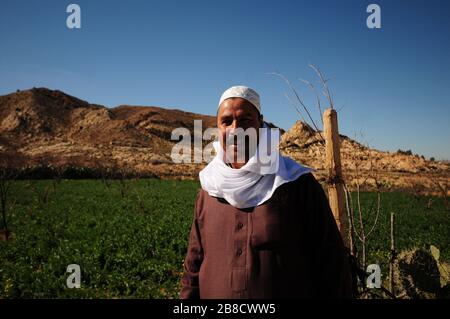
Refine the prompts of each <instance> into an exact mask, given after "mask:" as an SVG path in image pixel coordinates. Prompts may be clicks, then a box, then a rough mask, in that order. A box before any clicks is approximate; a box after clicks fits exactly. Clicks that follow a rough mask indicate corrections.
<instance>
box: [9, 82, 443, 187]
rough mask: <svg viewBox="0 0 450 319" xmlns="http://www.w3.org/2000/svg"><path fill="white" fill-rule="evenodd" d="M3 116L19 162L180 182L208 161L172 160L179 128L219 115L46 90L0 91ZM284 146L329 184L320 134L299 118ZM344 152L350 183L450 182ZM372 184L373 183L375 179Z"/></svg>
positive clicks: (398, 157)
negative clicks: (101, 101)
mask: <svg viewBox="0 0 450 319" xmlns="http://www.w3.org/2000/svg"><path fill="white" fill-rule="evenodd" d="M0 119H1V120H0V158H10V159H11V158H13V160H14V163H15V165H16V166H27V167H36V166H52V167H56V168H58V167H66V166H75V167H87V168H93V169H105V168H108V169H111V170H117V169H118V168H124V169H125V168H126V169H127V170H130V171H134V172H137V173H140V174H146V175H152V176H158V177H161V178H178V179H185V178H187V179H195V178H197V176H198V171H199V170H200V169H201V168H202V167H203V166H204V164H178V165H176V164H173V163H172V161H171V158H170V152H171V149H172V146H173V145H174V143H175V141H173V140H171V133H172V131H173V129H175V128H178V127H184V128H187V129H189V130H190V132H191V134H193V129H194V127H193V126H194V120H202V121H203V129H206V128H208V127H214V126H215V125H216V120H215V117H213V116H207V115H201V114H195V113H190V112H185V111H182V110H176V109H165V108H161V107H156V106H130V105H121V106H117V107H114V108H107V107H104V106H101V105H97V104H90V103H88V102H86V101H83V100H80V99H78V98H76V97H73V96H70V95H68V94H65V93H64V92H61V91H58V90H49V89H47V88H33V89H31V90H26V91H18V92H15V93H11V94H8V95H4V96H0ZM282 133H284V131H282ZM280 150H281V152H282V153H283V154H285V155H288V156H290V157H292V158H293V159H295V160H297V161H298V162H300V163H302V164H305V165H307V166H310V167H313V168H314V169H316V172H315V175H316V177H318V179H319V180H321V181H322V182H324V181H325V170H324V156H325V152H324V146H323V143H321V142H320V133H319V132H316V131H314V130H313V129H312V128H311V127H309V126H308V125H307V124H305V123H303V122H300V121H298V122H297V123H296V124H295V125H294V126H293V127H292V128H290V129H289V130H288V131H287V132H286V133H284V134H283V135H282V138H281V143H280ZM341 156H342V163H343V169H344V174H345V178H346V181H347V184H348V185H349V186H350V187H354V186H355V185H356V183H355V182H356V177H357V176H359V178H360V180H361V181H362V180H363V179H367V177H369V176H372V177H374V176H375V177H376V178H377V181H378V182H379V183H380V184H381V185H382V186H383V187H384V188H386V189H400V190H412V191H414V192H432V193H438V192H439V186H437V183H439V184H440V185H441V186H442V185H443V187H445V185H448V184H449V181H450V174H449V163H448V162H439V161H429V160H426V159H425V158H423V157H420V156H418V155H408V154H400V153H389V152H383V151H379V150H375V149H370V148H368V147H366V146H364V145H362V144H360V143H358V142H357V141H355V140H352V139H351V138H349V137H346V136H343V135H342V136H341ZM371 168H372V169H371ZM367 184H368V185H369V186H370V185H371V186H374V179H371V178H369V179H367Z"/></svg>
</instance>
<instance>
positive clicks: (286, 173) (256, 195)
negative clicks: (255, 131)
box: [199, 123, 313, 209]
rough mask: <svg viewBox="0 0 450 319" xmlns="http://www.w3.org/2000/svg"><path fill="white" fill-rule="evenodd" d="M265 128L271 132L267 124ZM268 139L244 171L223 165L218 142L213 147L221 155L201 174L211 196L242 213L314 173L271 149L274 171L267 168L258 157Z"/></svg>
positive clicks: (264, 137)
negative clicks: (306, 175) (280, 188)
mask: <svg viewBox="0 0 450 319" xmlns="http://www.w3.org/2000/svg"><path fill="white" fill-rule="evenodd" d="M264 125H265V127H266V128H267V125H266V124H265V123H264ZM268 132H270V130H268ZM268 135H269V134H262V135H261V136H260V142H259V145H258V148H257V151H256V152H255V154H254V155H253V156H252V157H251V158H250V159H249V160H248V162H247V163H246V164H245V165H244V166H242V167H241V168H240V169H234V168H231V167H229V166H228V165H227V164H226V163H225V162H224V161H223V150H222V147H221V145H220V142H218V141H216V142H214V143H213V146H214V149H215V151H216V154H217V155H216V156H215V157H214V159H213V160H212V161H211V162H210V163H209V164H208V165H207V166H206V167H205V168H204V169H203V170H202V171H200V173H199V176H200V183H201V186H202V188H203V189H204V190H205V191H206V192H207V193H208V194H209V195H210V196H214V197H220V198H224V199H225V200H226V201H227V202H228V203H230V204H231V205H232V206H234V207H237V208H240V209H241V208H248V207H255V206H258V205H260V204H262V203H264V202H265V201H267V200H268V199H270V198H271V197H272V195H273V193H274V192H275V190H276V189H277V188H278V187H279V186H281V185H283V184H284V183H287V182H291V181H294V180H296V179H297V178H299V177H300V176H301V175H303V174H306V173H309V172H311V171H313V169H311V168H308V167H304V166H302V165H300V164H298V163H297V162H295V161H294V160H292V159H290V158H288V157H284V156H282V155H281V154H280V153H279V152H278V150H277V149H276V147H272V148H271V149H272V151H273V152H275V156H276V157H275V159H276V160H273V161H270V165H271V166H272V167H270V168H267V167H266V166H264V167H263V166H262V165H261V162H260V161H259V160H258V154H259V151H260V146H261V145H267V144H265V143H267V140H268ZM273 165H278V167H276V166H273ZM265 172H267V173H265Z"/></svg>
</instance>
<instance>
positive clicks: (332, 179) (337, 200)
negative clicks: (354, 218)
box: [323, 108, 349, 247]
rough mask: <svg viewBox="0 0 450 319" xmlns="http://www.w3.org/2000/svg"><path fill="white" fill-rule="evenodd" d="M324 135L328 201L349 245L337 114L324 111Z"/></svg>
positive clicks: (345, 242)
mask: <svg viewBox="0 0 450 319" xmlns="http://www.w3.org/2000/svg"><path fill="white" fill-rule="evenodd" d="M323 126H324V129H323V130H324V135H325V149H326V164H325V167H326V169H327V171H328V179H329V184H328V201H329V202H330V207H331V210H332V211H333V215H334V218H335V219H336V224H337V226H338V228H339V231H340V233H341V237H342V239H343V241H344V244H345V245H346V246H347V247H348V245H349V238H348V237H349V234H348V221H347V213H346V206H345V194H344V184H343V178H342V167H341V150H340V147H341V146H340V139H339V130H338V120H337V112H336V110H334V109H331V108H329V109H326V110H325V112H324V113H323Z"/></svg>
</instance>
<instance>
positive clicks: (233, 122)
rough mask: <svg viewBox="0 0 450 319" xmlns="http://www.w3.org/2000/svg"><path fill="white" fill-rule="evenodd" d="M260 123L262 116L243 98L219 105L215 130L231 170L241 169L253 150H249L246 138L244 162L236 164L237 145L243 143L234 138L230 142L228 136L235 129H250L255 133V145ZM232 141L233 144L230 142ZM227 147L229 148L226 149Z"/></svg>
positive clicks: (229, 100) (230, 99) (231, 99)
mask: <svg viewBox="0 0 450 319" xmlns="http://www.w3.org/2000/svg"><path fill="white" fill-rule="evenodd" d="M262 122H263V117H262V115H260V114H259V112H258V110H257V109H256V108H255V107H254V106H253V105H252V104H251V103H250V102H248V101H247V100H245V99H243V98H240V97H236V98H229V99H226V100H225V101H223V102H222V104H221V105H220V107H219V111H218V113H217V128H218V129H219V134H220V135H219V136H220V143H221V145H222V149H223V150H224V152H225V154H226V156H227V158H228V161H229V162H231V164H232V166H233V168H240V167H242V166H243V165H244V164H245V163H246V162H247V161H248V159H249V158H250V156H251V155H253V154H254V152H255V150H253V149H251V147H250V146H251V145H252V143H251V142H250V141H249V140H248V138H247V139H246V141H245V146H244V147H245V162H242V161H241V162H240V163H238V156H237V152H238V144H239V143H243V142H244V141H242V140H239V139H236V138H234V139H231V140H230V134H231V135H232V134H233V133H234V132H236V131H235V130H236V129H237V128H241V129H242V130H244V131H245V130H247V129H249V128H252V129H254V130H255V132H256V141H254V144H255V145H257V143H258V138H259V128H260V127H261V126H262ZM227 138H228V141H227ZM233 140H234V142H232V141H233ZM249 142H250V143H249ZM227 146H229V147H228V149H227ZM239 149H241V148H239ZM230 153H231V154H230Z"/></svg>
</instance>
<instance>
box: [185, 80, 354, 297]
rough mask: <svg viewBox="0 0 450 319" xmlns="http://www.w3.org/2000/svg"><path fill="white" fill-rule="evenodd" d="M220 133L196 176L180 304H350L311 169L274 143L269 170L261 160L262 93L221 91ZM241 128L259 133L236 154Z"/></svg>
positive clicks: (342, 260)
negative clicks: (256, 300)
mask: <svg viewBox="0 0 450 319" xmlns="http://www.w3.org/2000/svg"><path fill="white" fill-rule="evenodd" d="M217 127H218V129H219V141H218V142H215V143H214V148H215V150H216V153H217V155H216V156H215V157H214V159H213V160H212V161H211V162H210V163H209V164H208V165H207V166H206V167H205V168H204V169H203V170H202V171H201V172H200V182H201V186H202V188H201V190H200V191H199V193H198V196H197V201H196V205H195V212H194V218H193V223H192V227H191V232H190V238H189V246H188V252H187V256H186V258H185V262H184V274H183V278H182V289H181V292H180V297H181V298H183V299H185V298H186V299H187V298H220V299H222V298H305V297H319V298H320V297H323V298H346V297H352V279H351V274H350V266H349V263H348V257H347V253H346V250H345V247H344V245H343V242H342V239H341V237H340V234H339V231H338V229H337V226H336V223H335V220H334V218H333V215H332V212H331V210H330V207H329V204H328V200H327V198H326V196H325V193H324V191H323V189H322V187H321V186H320V184H319V183H318V182H317V181H316V179H315V178H314V176H313V175H312V174H311V169H309V168H307V167H304V166H301V165H300V164H298V163H296V162H295V161H293V160H292V159H290V158H287V157H284V156H281V155H280V154H279V153H278V151H276V150H275V148H274V147H273V145H272V147H271V148H270V150H269V153H270V152H272V155H271V156H270V159H271V161H270V163H269V164H267V163H262V161H261V160H260V158H261V156H260V155H261V153H262V151H261V149H262V145H263V144H265V143H268V139H269V137H268V134H267V133H265V132H260V131H261V130H259V129H260V128H264V127H267V126H266V125H265V123H264V122H263V116H262V114H261V107H260V99H259V95H258V94H257V93H256V92H255V91H254V90H253V89H251V88H248V87H245V86H235V87H231V88H229V89H228V90H226V91H225V92H224V93H223V95H222V97H221V98H220V102H219V105H218V113H217ZM238 128H241V129H243V130H249V129H250V130H254V131H255V132H256V143H255V145H257V146H256V148H255V147H253V148H252V147H251V144H252V143H251V141H249V138H247V139H246V140H245V143H244V144H245V145H244V148H240V146H241V145H242V143H241V142H242V141H241V142H240V141H237V142H236V141H235V139H234V136H233V134H234V132H235V131H236V130H237V129H238ZM230 137H231V138H230ZM250 139H251V137H250ZM230 140H231V141H232V142H231V143H230ZM233 141H234V142H233ZM269 144H270V142H269ZM239 149H241V151H242V150H244V153H243V154H241V157H240V158H241V161H239V160H238V159H239ZM273 155H275V156H273Z"/></svg>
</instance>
